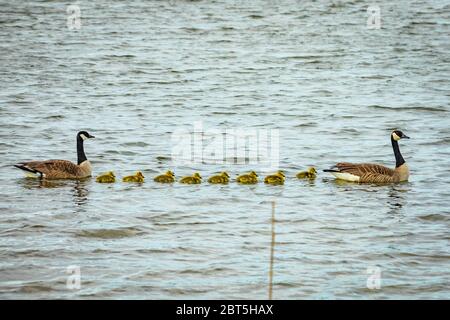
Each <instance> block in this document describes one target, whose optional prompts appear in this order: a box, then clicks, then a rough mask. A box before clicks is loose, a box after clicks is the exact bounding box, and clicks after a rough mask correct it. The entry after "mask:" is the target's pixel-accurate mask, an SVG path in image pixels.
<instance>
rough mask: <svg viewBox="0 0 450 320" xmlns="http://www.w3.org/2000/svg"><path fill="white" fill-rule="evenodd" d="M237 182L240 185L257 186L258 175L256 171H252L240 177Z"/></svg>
mask: <svg viewBox="0 0 450 320" xmlns="http://www.w3.org/2000/svg"><path fill="white" fill-rule="evenodd" d="M236 181H237V183H240V184H256V183H258V175H257V174H256V172H255V171H251V172H249V173H248V174H243V175H240V176H239V177H237V178H236Z"/></svg>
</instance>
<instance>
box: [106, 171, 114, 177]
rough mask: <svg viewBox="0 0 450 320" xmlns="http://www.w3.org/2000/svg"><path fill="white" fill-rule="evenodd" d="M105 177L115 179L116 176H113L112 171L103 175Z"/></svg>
mask: <svg viewBox="0 0 450 320" xmlns="http://www.w3.org/2000/svg"><path fill="white" fill-rule="evenodd" d="M105 176H110V177H113V178H115V177H116V175H115V174H114V172H112V171H108V172H107V173H106V174H105Z"/></svg>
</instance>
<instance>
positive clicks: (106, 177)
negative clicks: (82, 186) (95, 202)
mask: <svg viewBox="0 0 450 320" xmlns="http://www.w3.org/2000/svg"><path fill="white" fill-rule="evenodd" d="M95 181H97V182H99V183H114V182H116V175H115V174H114V172H112V171H108V172H105V173H102V174H101V175H99V176H98V177H97V178H95Z"/></svg>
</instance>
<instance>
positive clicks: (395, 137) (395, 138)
mask: <svg viewBox="0 0 450 320" xmlns="http://www.w3.org/2000/svg"><path fill="white" fill-rule="evenodd" d="M392 137H393V138H394V140H395V141H398V140H400V137H399V136H398V135H397V134H396V133H395V132H394V133H392Z"/></svg>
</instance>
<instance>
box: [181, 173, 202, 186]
mask: <svg viewBox="0 0 450 320" xmlns="http://www.w3.org/2000/svg"><path fill="white" fill-rule="evenodd" d="M180 183H185V184H199V183H202V177H201V176H200V174H199V173H198V172H196V173H194V174H193V175H192V176H188V177H183V178H181V180H180Z"/></svg>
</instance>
